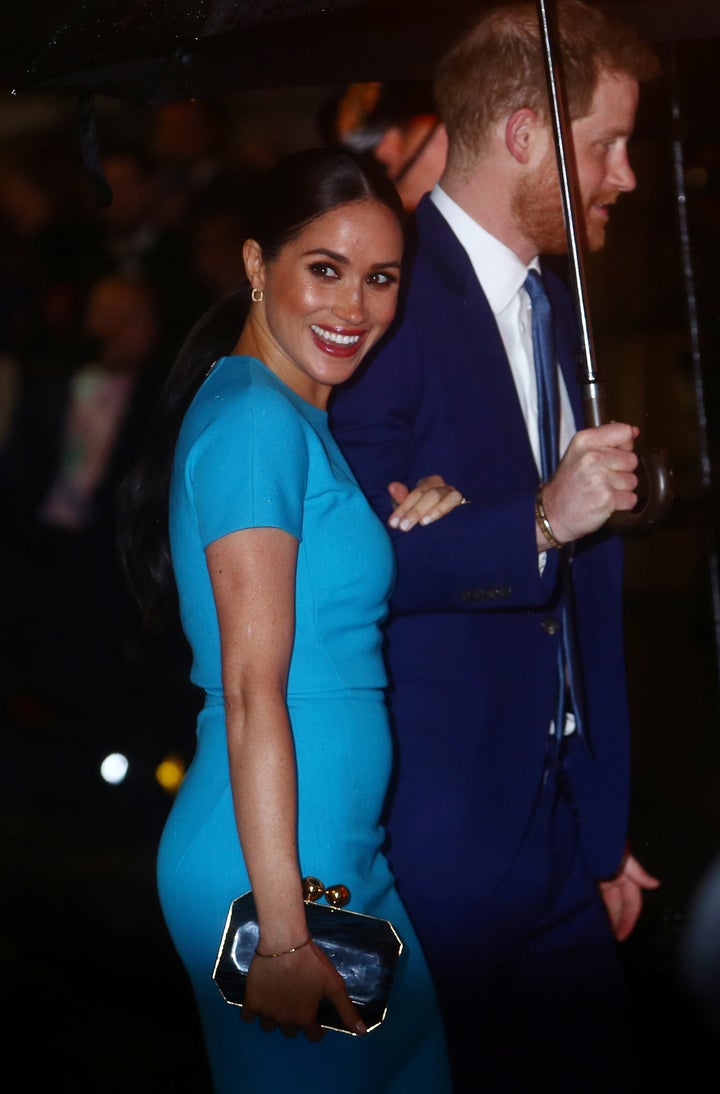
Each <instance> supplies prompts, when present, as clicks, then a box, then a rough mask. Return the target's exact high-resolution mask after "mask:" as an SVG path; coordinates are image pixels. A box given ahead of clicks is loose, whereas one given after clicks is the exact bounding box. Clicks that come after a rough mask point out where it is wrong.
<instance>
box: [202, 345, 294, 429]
mask: <svg viewBox="0 0 720 1094" xmlns="http://www.w3.org/2000/svg"><path fill="white" fill-rule="evenodd" d="M305 428H306V423H305V421H304V419H303V417H302V415H301V414H300V412H299V410H298V408H297V407H296V406H295V404H294V402H293V400H292V399H291V397H290V396H289V393H288V392H287V390H286V389H285V386H284V385H283V384H282V383H281V382H280V381H279V380H278V379H277V378H276V377H275V376H274V374H273V373H272V372H271V371H270V370H269V369H267V368H266V367H265V365H263V364H262V363H261V362H260V361H257V360H255V358H253V357H221V358H220V359H219V360H218V361H216V362H215V363H214V364H213V365H212V366H211V367H210V368H209V369H208V373H207V376H206V378H205V380H204V382H203V384H202V386H201V388H200V390H199V391H198V393H197V395H196V396H195V399H194V400H193V402H192V404H191V406H190V408H189V410H188V412H187V414H186V416H185V420H184V422H183V426H182V429H181V436H182V438H183V440H184V441H185V443H186V444H187V443H189V444H193V443H194V442H196V441H197V440H199V439H200V438H202V437H204V438H206V439H210V438H211V437H213V436H218V435H226V434H230V435H231V436H234V437H239V436H241V435H245V436H248V435H250V434H252V435H254V436H263V435H265V434H271V435H274V436H276V437H278V436H281V435H285V436H286V437H287V438H288V439H290V438H292V437H293V436H295V437H298V436H300V435H301V434H302V433H303V432H304V431H305Z"/></svg>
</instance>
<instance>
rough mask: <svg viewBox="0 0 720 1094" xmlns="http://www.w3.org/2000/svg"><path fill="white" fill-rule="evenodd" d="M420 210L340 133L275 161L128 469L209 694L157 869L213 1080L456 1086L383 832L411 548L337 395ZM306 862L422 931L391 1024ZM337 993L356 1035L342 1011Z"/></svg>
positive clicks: (378, 324) (434, 1092) (158, 587)
mask: <svg viewBox="0 0 720 1094" xmlns="http://www.w3.org/2000/svg"><path fill="white" fill-rule="evenodd" d="M401 224H402V212H401V209H400V207H399V204H398V200H397V196H396V194H395V191H394V189H393V187H392V185H391V184H390V183H389V182H388V181H387V180H386V179H385V178H384V176H382V175H381V174H377V175H376V174H375V173H374V172H373V173H370V172H369V169H368V168H366V167H360V165H359V164H358V162H357V161H356V160H355V159H354V157H352V156H351V155H349V154H347V153H345V152H339V151H331V150H311V151H308V152H304V153H299V154H296V155H295V156H293V157H290V158H289V159H288V160H286V161H283V162H282V163H281V164H280V165H278V167H276V168H275V170H274V171H273V172H271V175H270V177H269V178H268V180H267V181H266V183H265V184H264V186H263V187H262V190H261V193H260V195H259V202H258V208H257V210H256V216H255V219H254V221H252V223H251V231H250V233H249V238H248V240H247V241H246V243H245V246H244V252H243V253H244V258H245V266H246V271H247V277H248V285H247V286H246V287H244V288H243V289H241V290H239V292H238V293H237V294H234V295H233V297H231V298H229V299H228V300H226V301H223V302H222V304H221V305H219V306H218V308H216V309H215V310H214V311H213V312H212V313H211V314H210V315H209V316H208V317H206V318H205V319H204V320H201V322H200V324H199V325H198V327H197V328H196V330H195V331H194V332H192V333H191V336H190V338H189V340H188V343H187V344H186V347H185V348H184V350H183V351H182V352H181V355H180V358H179V360H178V362H177V364H176V366H175V368H174V370H173V372H172V373H171V375H170V377H169V380H168V384H167V400H166V421H165V423H164V426H163V428H161V429H159V431H158V441H157V451H156V452H155V453H154V454H152V456H151V458H150V459H149V462H147V463H146V465H145V470H144V471H143V470H142V469H141V470H140V471H139V472H138V474H137V475H136V476H135V478H134V479H133V480H132V482H130V483H129V484H128V489H127V492H126V497H125V508H126V510H127V513H128V525H127V528H128V531H127V538H126V544H125V553H126V558H127V562H128V567H129V570H130V572H131V576H132V577H133V581H134V584H135V586H136V589H137V591H138V593H139V595H140V597H141V598H142V600H143V602H144V604H145V606H146V608H147V611H148V614H150V615H151V614H152V612H153V610H154V608H155V606H156V605H157V604H158V603H162V602H163V596H164V589H165V588H166V586H167V582H168V578H169V577H170V576H174V581H175V583H176V586H177V592H178V599H179V608H180V614H181V619H182V623H183V628H184V630H185V633H186V635H187V637H188V640H189V642H190V646H191V648H192V653H193V663H192V674H191V675H192V680H193V681H194V683H195V684H197V685H198V686H199V687H200V688H202V689H203V690H204V693H205V701H204V705H203V708H202V711H201V712H200V715H199V718H198V725H197V748H196V752H195V755H194V757H193V760H192V763H191V765H190V767H189V770H188V772H187V775H186V777H185V779H184V781H183V783H182V785H181V787H180V790H179V792H178V794H177V797H176V799H175V801H174V803H173V806H172V809H171V811H170V814H169V816H168V818H167V822H166V825H165V828H164V831H163V835H162V838H161V842H160V848H159V854H158V887H159V893H160V900H161V905H162V909H163V913H164V916H165V919H166V922H167V925H168V928H169V930H170V933H171V935H172V938H173V940H174V943H175V945H176V947H177V950H178V952H179V954H180V957H181V959H182V960H183V962H184V964H185V967H186V968H187V971H188V973H189V976H190V979H191V982H192V986H193V990H194V993H195V997H196V1000H197V1003H198V1008H199V1012H200V1017H201V1021H202V1027H203V1034H204V1039H205V1044H206V1046H207V1051H208V1057H209V1061H210V1068H211V1072H212V1077H213V1083H214V1087H215V1090H216V1091H217V1092H218V1094H231V1092H243V1094H245V1092H248V1094H249V1092H254V1091H258V1092H260V1091H262V1094H284V1092H286V1091H287V1092H289V1091H295V1090H296V1089H297V1087H298V1084H299V1083H301V1084H310V1085H313V1086H314V1085H315V1084H316V1083H319V1084H320V1085H321V1086H326V1085H327V1084H330V1085H332V1086H335V1085H336V1084H339V1085H340V1087H341V1089H342V1090H343V1091H344V1094H385V1092H387V1094H425V1092H427V1094H445V1092H446V1091H449V1089H450V1085H449V1077H448V1068H447V1061H446V1056H445V1044H444V1037H443V1031H442V1027H441V1020H440V1015H439V1011H438V1007H437V1003H436V1000H435V995H434V991H433V988H432V985H431V982H430V977H429V974H428V970H427V967H426V964H425V960H424V958H423V955H422V953H421V951H420V948H419V945H418V942H417V939H416V937H415V934H414V931H413V929H412V926H411V924H410V922H409V919H408V917H407V914H406V912H405V910H404V908H403V906H402V904H401V902H400V900H399V898H398V896H397V893H396V891H395V888H394V883H393V878H392V875H391V873H390V870H389V867H388V864H387V861H386V859H385V856H384V854H383V839H384V830H383V828H382V824H381V820H380V818H381V813H382V808H383V802H384V798H385V795H386V792H387V788H388V783H389V779H390V772H391V764H392V753H391V738H390V730H389V724H388V716H387V710H386V707H385V701H384V688H385V686H386V676H385V670H384V665H383V659H382V650H381V642H382V634H381V626H382V623H383V620H384V617H385V613H386V606H387V600H388V595H389V592H390V588H391V583H392V580H393V575H394V563H393V553H392V547H391V544H390V540H389V537H388V535H387V533H386V531H385V529H384V528H383V527H382V525H381V524H380V522H379V521H378V519H377V517H376V516H375V514H374V513H373V511H372V509H371V508H370V506H369V505H368V503H367V501H366V500H365V498H364V496H363V494H362V493H361V491H360V489H359V487H358V485H357V483H356V481H355V479H354V478H353V475H352V473H351V471H350V469H349V468H348V465H347V464H346V462H345V460H344V458H343V456H342V455H341V453H340V450H339V449H338V447H337V445H336V444H335V442H334V440H333V438H332V436H331V434H330V432H329V428H328V421H327V411H326V408H327V402H328V398H329V396H330V393H331V391H332V388H333V387H334V386H335V385H336V384H339V383H342V382H344V381H345V380H347V379H348V378H349V377H350V376H351V375H352V373H353V372H354V371H355V369H356V368H357V366H358V365H359V364H360V361H361V360H362V358H363V357H364V355H365V354H366V353H367V351H368V350H369V349H370V348H371V347H372V346H373V345H374V344H375V343H376V342H377V341H378V339H379V338H380V337H382V335H383V334H384V332H385V331H386V330H387V327H388V325H389V324H390V322H391V320H392V318H393V315H394V312H395V307H396V302H397V293H398V282H399V276H400V264H401V257H402V230H401ZM239 303H242V304H243V306H244V317H243V318H238V310H237V309H238V304H239ZM238 331H239V332H240V333H239V337H238ZM389 488H390V490H391V493H392V495H393V498H394V500H395V501H396V503H397V508H396V511H395V515H394V519H395V521H399V520H400V519H402V521H403V527H407V529H408V531H409V533H410V534H419V535H421V534H422V531H421V530H420V529H417V530H415V531H414V532H413V531H412V530H411V529H413V527H414V526H415V525H417V524H422V523H427V522H429V521H431V520H435V519H438V518H439V517H441V516H443V515H444V514H445V513H447V512H449V511H450V510H451V509H452V508H454V506H455V505H457V504H459V503H460V502H461V498H460V495H459V494H458V492H457V491H455V490H453V489H452V488H451V487H449V486H446V485H445V484H444V483H443V482H442V480H440V479H439V478H437V477H433V478H431V479H428V480H425V481H424V482H423V483H421V484H419V485H418V487H416V488H415V489H413V490H412V491H410V492H408V490H407V489H406V488H405V487H404V486H402V485H401V484H398V483H395V484H391V485H390V487H389ZM163 499H165V501H164V502H163ZM163 504H165V505H166V506H167V512H168V513H169V517H168V524H167V537H165V535H164V534H162V533H163V531H164V529H163V523H162V522H160V532H161V534H160V535H159V536H158V534H157V531H158V519H157V514H158V511H162V509H160V510H159V509H158V506H162V505H163ZM168 544H169V548H170V556H169V555H168ZM170 559H171V567H170V565H169V563H170ZM305 875H313V876H315V877H318V878H320V879H321V880H323V881H324V882H325V883H326V884H328V885H330V884H338V883H342V884H344V885H346V886H347V887H348V888H349V890H350V892H351V901H350V904H349V907H350V909H351V910H353V911H357V912H365V913H368V914H370V915H374V916H380V917H382V918H385V919H389V920H390V921H391V922H392V923H393V925H394V926H395V928H396V930H397V931H398V933H399V934H400V936H401V938H402V940H403V943H404V948H403V953H402V955H401V959H400V964H399V966H398V971H397V974H396V977H395V981H394V984H393V989H392V993H391V997H390V1001H389V1006H388V1013H387V1017H386V1019H385V1021H384V1022H383V1023H382V1024H381V1025H380V1026H379V1027H377V1028H376V1029H374V1030H372V1031H371V1032H367V1031H366V1030H365V1027H364V1026H363V1023H362V1021H361V1019H360V1016H359V1014H358V1012H357V1010H356V1008H355V1007H354V1005H353V1003H352V1002H351V1000H350V999H349V997H348V995H347V992H346V991H345V986H344V984H343V981H342V979H341V977H340V976H339V975H338V973H337V972H336V970H335V969H334V968H333V966H332V964H331V963H330V961H329V960H328V958H327V957H326V956H325V955H324V953H323V952H322V951H321V950H320V949H319V948H318V947H316V946H315V944H314V943H313V941H312V938H311V937H310V936H309V934H308V928H307V922H306V918H305V906H304V903H303V888H302V879H303V877H304V876H305ZM248 889H252V890H253V893H254V897H255V902H256V905H257V910H258V921H259V927H260V938H259V942H258V946H257V950H256V956H255V957H254V958H253V961H252V963H251V966H250V970H249V974H248V982H247V991H246V996H245V1001H244V1005H243V1007H242V1010H238V1008H236V1007H234V1006H232V1005H230V1004H228V1003H226V1002H225V1000H224V999H223V997H222V995H221V994H220V991H219V989H218V987H217V986H216V984H215V983H214V981H213V979H212V972H213V967H214V963H215V957H216V953H217V950H218V946H219V943H220V939H221V936H222V932H223V927H224V923H225V920H226V916H227V913H228V908H229V906H230V903H231V901H232V900H233V899H234V898H235V897H237V896H239V895H240V894H241V893H243V892H245V891H247V890H248ZM325 998H328V999H330V1000H331V1001H332V1002H333V1003H334V1005H335V1007H336V1009H337V1011H338V1013H339V1014H340V1017H341V1019H342V1020H343V1022H344V1024H345V1025H346V1027H347V1028H348V1029H350V1030H352V1031H354V1032H355V1034H356V1036H348V1035H347V1034H345V1033H340V1032H336V1031H330V1032H328V1031H326V1030H324V1029H323V1028H321V1026H320V1025H319V1023H318V1018H317V1008H318V1005H319V1003H320V1001H321V1000H322V999H325ZM316 1042H321V1043H316Z"/></svg>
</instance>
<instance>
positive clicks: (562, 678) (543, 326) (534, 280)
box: [525, 270, 587, 741]
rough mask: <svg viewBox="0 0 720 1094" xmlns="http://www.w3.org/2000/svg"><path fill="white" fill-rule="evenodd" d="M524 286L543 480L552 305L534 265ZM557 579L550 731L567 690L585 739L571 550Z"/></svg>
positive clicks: (550, 408)
mask: <svg viewBox="0 0 720 1094" xmlns="http://www.w3.org/2000/svg"><path fill="white" fill-rule="evenodd" d="M525 289H526V291H527V294H528V296H529V297H530V301H531V303H532V341H533V357H534V359H535V377H536V381H537V398H538V429H539V433H540V467H541V472H542V478H543V482H548V481H549V480H550V479H551V478H552V477H553V475H554V473H555V469H556V467H557V465H558V459H559V446H560V387H559V384H558V367H557V354H556V352H555V339H554V337H553V329H552V311H551V308H550V301H549V300H548V298H547V294H546V292H545V286H544V285H543V280H542V277H541V276H540V274H539V273H538V272H537V270H530V271H529V272H528V276H527V280H526V281H525ZM559 553H560V560H559V563H560V581H561V590H562V593H561V595H562V601H561V630H562V641H561V642H560V644H559V647H558V674H559V683H558V702H557V708H556V714H555V734H556V737H557V738H558V740H559V739H560V738H561V737H562V735H563V729H564V725H565V693H566V690H567V691H568V692H569V698H570V701H571V704H572V710H573V714H574V715H575V723H576V726H577V731H578V733H579V734H580V736H581V737H583V738H584V739H585V740H586V741H587V734H586V724H585V723H586V719H585V694H584V689H583V682H582V670H581V667H580V658H579V653H578V649H577V636H576V628H575V605H574V596H573V586H572V576H571V574H570V568H569V563H570V550H569V549H568V548H567V547H566V548H563V550H561V551H560V552H559Z"/></svg>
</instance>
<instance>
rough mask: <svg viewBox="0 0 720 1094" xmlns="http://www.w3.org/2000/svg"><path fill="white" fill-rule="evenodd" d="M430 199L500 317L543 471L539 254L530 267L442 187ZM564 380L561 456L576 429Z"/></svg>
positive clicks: (534, 446)
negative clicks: (535, 339)
mask: <svg viewBox="0 0 720 1094" xmlns="http://www.w3.org/2000/svg"><path fill="white" fill-rule="evenodd" d="M430 200H431V201H432V202H433V204H434V205H435V206H436V207H437V209H438V211H439V212H440V213H441V214H442V216H443V217H444V219H445V220H446V221H447V223H448V224H449V226H450V228H451V229H452V231H453V233H454V234H455V235H456V236H457V238H458V240H459V242H460V243H461V244H462V246H463V248H464V250H465V251H466V252H467V256H468V258H469V259H470V262H471V263H472V267H473V269H474V271H475V274H476V276H477V279H478V281H479V282H480V287H481V288H482V290H483V292H484V293H485V296H486V297H487V300H488V303H489V305H490V308H491V309H492V313H493V315H494V316H495V321H496V323H497V325H498V330H499V331H500V337H501V338H502V341H503V345H504V347H505V352H506V354H507V358H508V361H509V362H510V369H511V371H512V374H513V380H514V381H515V387H516V389H517V395H518V399H519V401H520V408H521V410H522V412H523V417H524V418H525V425H526V427H527V431H528V437H529V439H530V445H531V447H532V450H533V455H534V456H535V462H536V464H537V467H538V474H539V473H540V433H539V429H538V405H537V383H536V380H535V364H534V361H533V347H532V305H531V303H530V297H529V296H528V294H527V292H526V290H525V289H524V288H523V285H524V284H525V279H526V278H527V275H528V270H531V269H534V270H538V271H539V270H540V263H539V262H538V259H537V258H534V259H533V260H532V262H531V263H530V264H529V265H528V266H526V265H525V263H524V262H521V261H520V259H519V258H518V257H517V255H516V254H515V253H514V252H513V251H511V250H510V248H509V247H506V246H505V244H504V243H501V242H500V240H499V239H496V238H495V236H492V235H490V233H489V232H486V231H485V229H484V228H481V227H480V225H479V224H478V223H477V221H476V220H473V218H472V217H471V216H470V215H469V214H468V213H466V212H465V210H464V209H461V208H460V206H459V205H458V204H457V202H455V201H453V199H452V198H451V197H448V195H447V194H446V193H445V191H444V190H443V189H441V187H440V186H439V185H436V186H435V187H434V189H433V190H432V192H431V194H430ZM558 379H559V383H560V455H562V454H563V452H564V451H565V449H566V448H567V446H568V445H569V443H570V440H571V438H572V436H573V434H574V433H575V429H576V427H575V421H574V418H573V412H572V407H571V405H570V398H569V396H568V393H567V389H566V387H565V382H564V380H563V377H562V374H559V377H558Z"/></svg>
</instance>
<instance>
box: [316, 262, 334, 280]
mask: <svg viewBox="0 0 720 1094" xmlns="http://www.w3.org/2000/svg"><path fill="white" fill-rule="evenodd" d="M310 273H312V274H314V275H315V276H316V277H337V276H338V273H337V270H336V269H335V267H334V266H331V265H330V263H329V262H313V263H312V265H311V266H310Z"/></svg>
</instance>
